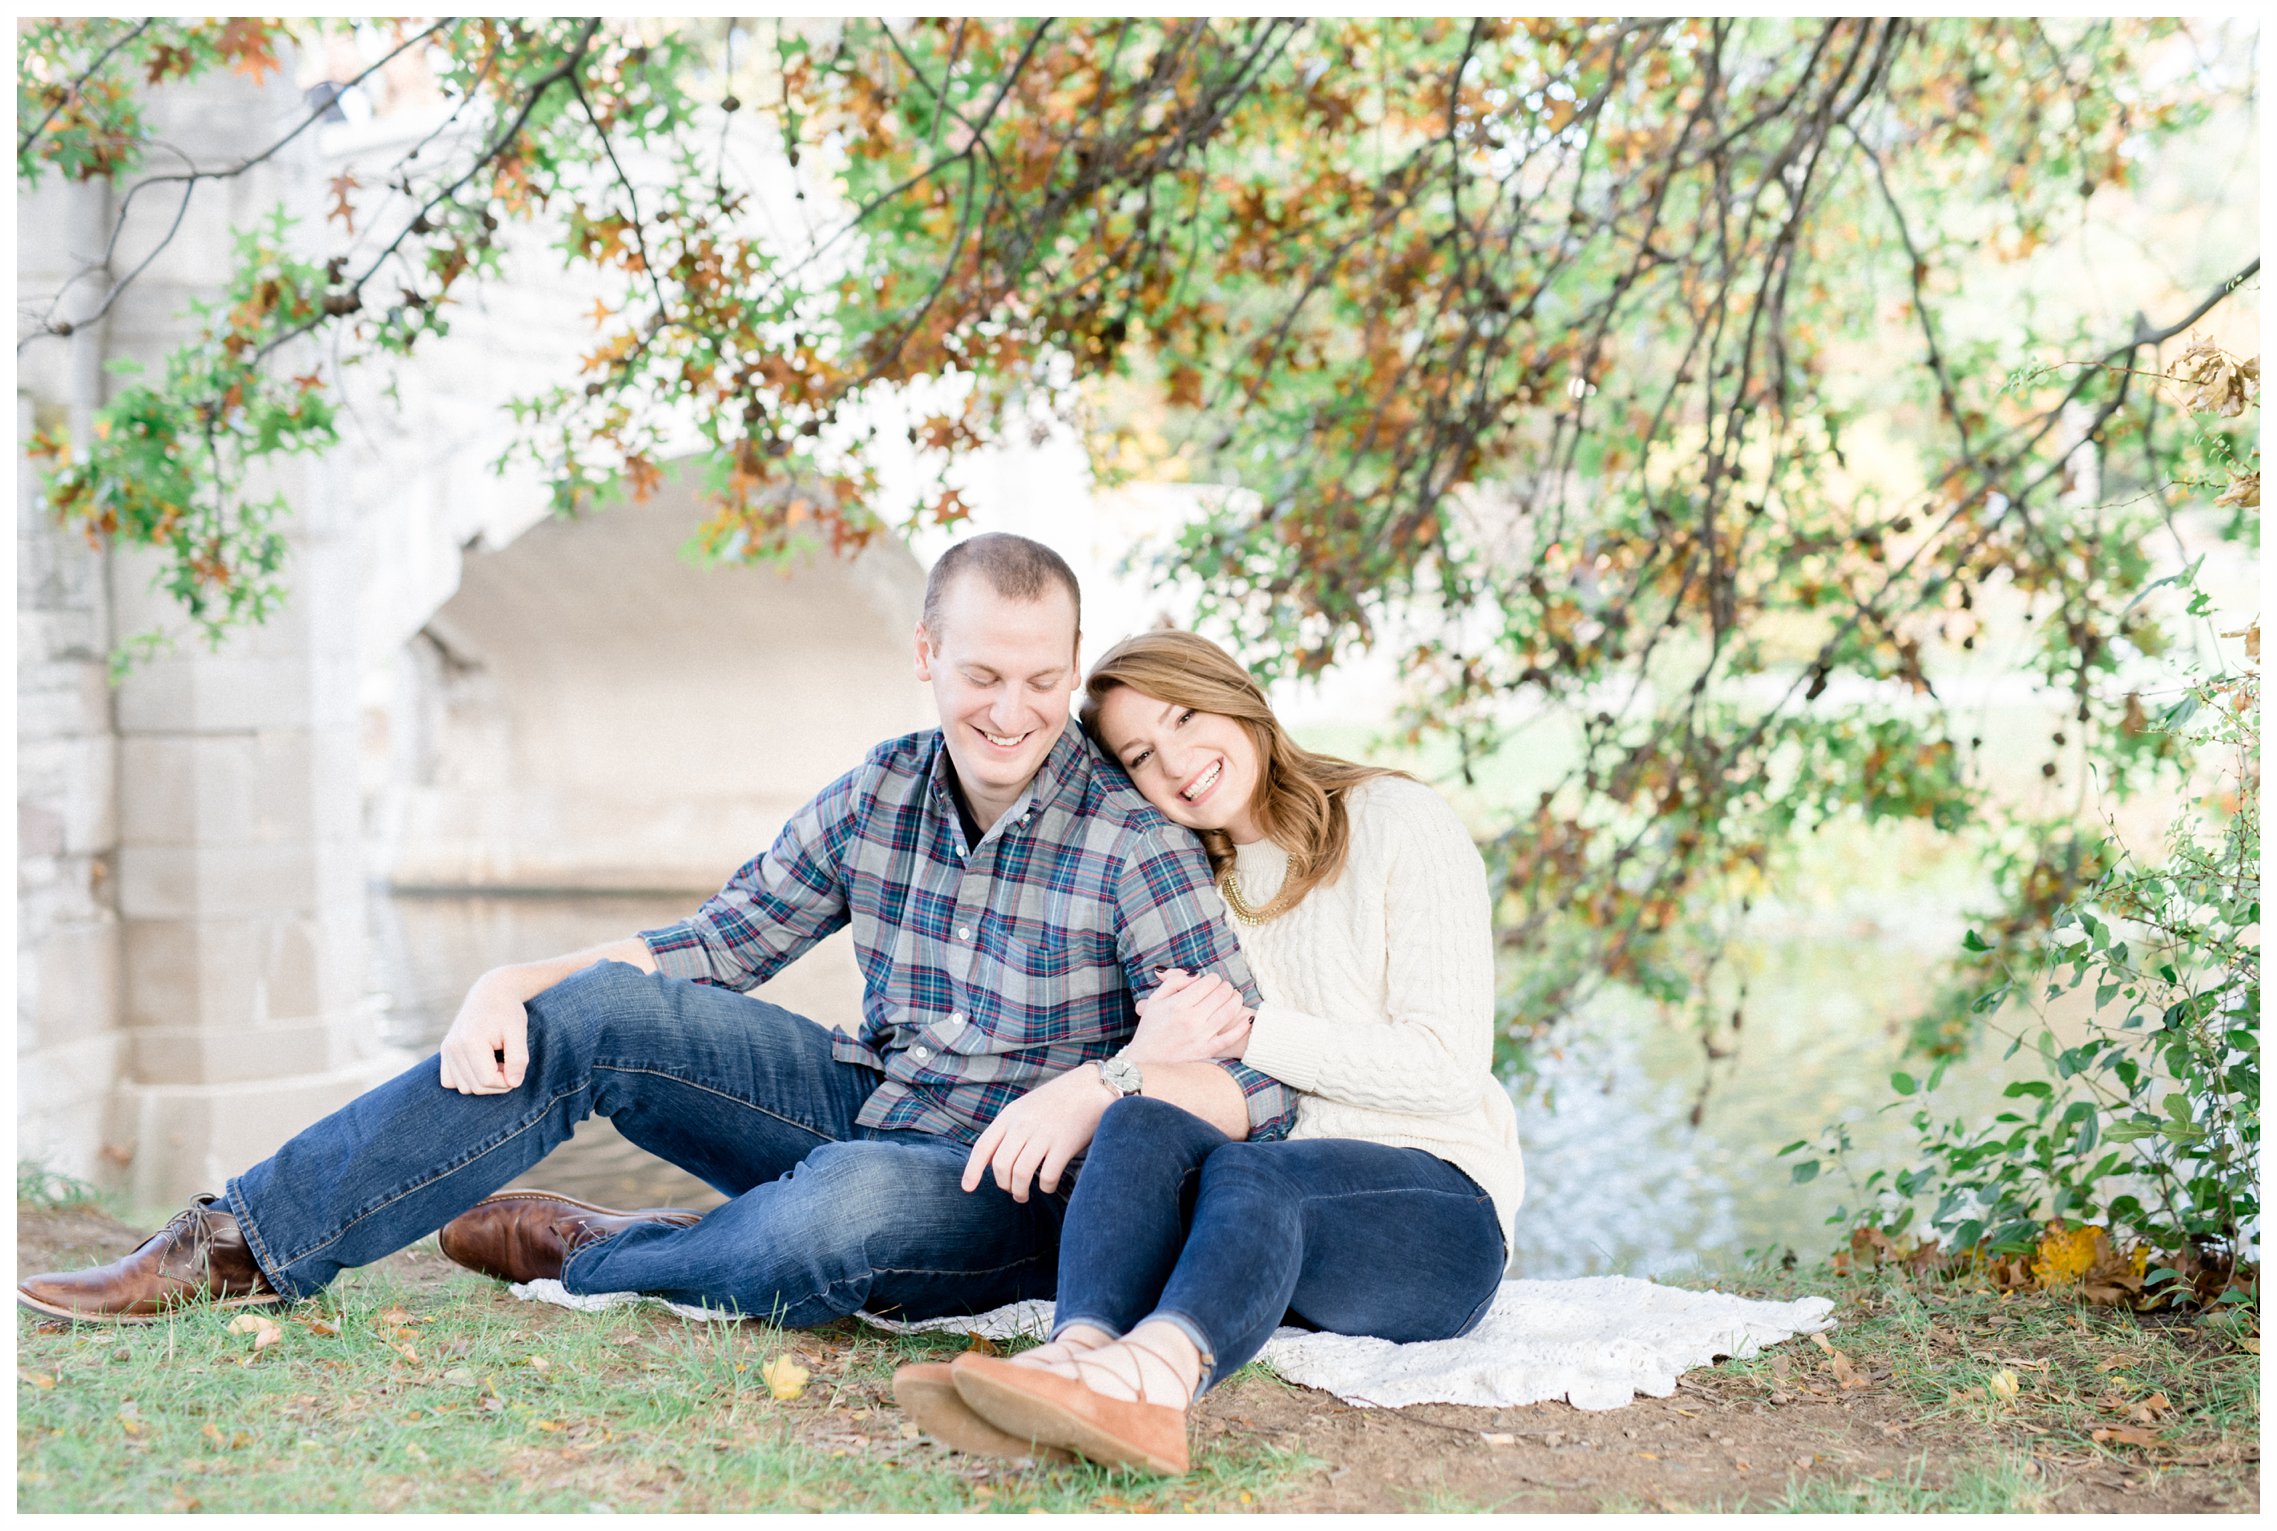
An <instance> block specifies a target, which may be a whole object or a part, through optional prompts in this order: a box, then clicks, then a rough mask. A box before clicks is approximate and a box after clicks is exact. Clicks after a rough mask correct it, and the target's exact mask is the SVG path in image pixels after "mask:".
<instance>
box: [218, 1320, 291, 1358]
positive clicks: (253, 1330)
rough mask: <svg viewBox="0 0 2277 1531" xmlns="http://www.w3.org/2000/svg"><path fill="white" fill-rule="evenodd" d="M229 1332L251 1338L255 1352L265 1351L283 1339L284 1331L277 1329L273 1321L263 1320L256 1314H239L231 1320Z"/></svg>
mask: <svg viewBox="0 0 2277 1531" xmlns="http://www.w3.org/2000/svg"><path fill="white" fill-rule="evenodd" d="M229 1332H230V1333H231V1334H250V1335H251V1336H253V1348H254V1349H255V1350H256V1351H261V1350H267V1349H268V1348H269V1347H270V1346H271V1345H274V1344H276V1343H277V1341H279V1340H281V1339H283V1338H284V1337H285V1331H284V1330H282V1329H280V1328H279V1327H277V1324H276V1322H275V1321H274V1320H273V1319H266V1318H263V1317H262V1316H261V1315H260V1314H258V1313H241V1314H239V1315H238V1316H237V1317H236V1318H234V1319H231V1320H230V1323H229Z"/></svg>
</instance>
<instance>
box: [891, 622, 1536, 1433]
mask: <svg viewBox="0 0 2277 1531" xmlns="http://www.w3.org/2000/svg"><path fill="white" fill-rule="evenodd" d="M1085 693H1086V694H1085V700H1084V704H1083V709H1082V716H1083V724H1084V727H1085V728H1087V729H1088V730H1089V731H1090V732H1091V734H1092V736H1093V737H1094V738H1095V739H1096V740H1098V742H1099V744H1100V746H1101V747H1102V748H1103V749H1104V750H1106V751H1107V753H1109V754H1110V755H1112V756H1114V757H1115V758H1116V759H1117V760H1119V761H1121V762H1122V764H1123V768H1124V769H1125V770H1126V771H1128V772H1129V773H1130V777H1131V780H1132V781H1133V782H1134V783H1136V784H1137V786H1138V788H1139V790H1140V791H1141V792H1142V793H1144V794H1145V796H1146V798H1147V800H1148V801H1149V802H1150V803H1152V804H1154V806H1155V807H1157V808H1159V809H1160V810H1161V811H1162V812H1163V814H1164V815H1165V816H1166V817H1168V818H1170V819H1172V820H1173V821H1175V822H1177V823H1179V824H1183V825H1185V826H1187V827H1188V828H1190V829H1193V830H1195V831H1197V832H1198V833H1199V834H1200V835H1201V837H1202V843H1203V845H1204V846H1205V847H1206V848H1207V849H1208V851H1209V854H1210V859H1211V863H1212V865H1213V866H1214V867H1215V868H1216V870H1217V872H1218V875H1219V887H1220V889H1221V891H1222V892H1223V893H1224V895H1225V902H1226V906H1227V908H1228V909H1229V910H1230V911H1231V913H1232V915H1233V917H1234V922H1235V924H1234V929H1235V932H1236V934H1237V935H1238V937H1239V939H1240V942H1241V948H1242V954H1243V956H1244V957H1245V958H1246V959H1247V961H1248V963H1249V966H1250V969H1251V971H1252V973H1253V974H1254V975H1255V977H1256V980H1257V987H1258V991H1259V993H1260V994H1261V995H1263V997H1264V1002H1263V1003H1262V1004H1260V1005H1259V1006H1258V1008H1257V1010H1256V1012H1255V1015H1254V1017H1249V1016H1247V1015H1246V1014H1241V1015H1238V1016H1237V1018H1236V1021H1237V1023H1236V1024H1235V1025H1233V1026H1232V1027H1230V1028H1228V1027H1227V1026H1226V1025H1225V1024H1224V1019H1225V1014H1226V1008H1227V1004H1228V1001H1227V994H1230V992H1231V991H1230V990H1227V994H1219V993H1217V992H1215V990H1214V989H1213V988H1212V987H1211V986H1213V985H1215V986H1216V988H1218V989H1224V988H1226V986H1225V985H1224V982H1223V980H1221V979H1218V978H1215V977H1208V978H1201V979H1189V978H1188V977H1187V975H1184V974H1180V973H1173V974H1170V975H1168V976H1167V977H1166V979H1165V982H1164V985H1163V987H1162V988H1161V989H1159V990H1157V991H1156V992H1155V993H1154V994H1153V995H1150V996H1149V998H1148V1000H1147V1002H1146V1003H1144V1004H1142V1005H1141V1007H1140V1016H1141V1020H1140V1028H1139V1034H1138V1035H1137V1036H1136V1037H1134V1039H1133V1042H1132V1045H1131V1047H1130V1048H1129V1049H1128V1050H1127V1051H1126V1055H1125V1056H1126V1057H1127V1056H1132V1055H1138V1056H1146V1057H1154V1058H1162V1057H1168V1056H1181V1055H1182V1056H1185V1057H1189V1058H1191V1057H1204V1056H1217V1057H1238V1058H1240V1059H1242V1060H1243V1061H1245V1062H1247V1063H1248V1064H1250V1065H1251V1066H1252V1067H1254V1068H1258V1069H1261V1070H1263V1071H1264V1072H1266V1073H1269V1074H1272V1075H1274V1076H1275V1077H1277V1078H1279V1079H1281V1080H1282V1081H1283V1082H1285V1083H1287V1084H1289V1085H1290V1086H1292V1087H1293V1088H1294V1089H1296V1090H1297V1091H1299V1092H1301V1095H1300V1101H1299V1106H1298V1113H1297V1121H1296V1126H1295V1127H1294V1128H1293V1129H1292V1130H1291V1132H1290V1134H1289V1137H1288V1138H1287V1140H1286V1141H1282V1142H1265V1143H1251V1142H1240V1141H1235V1140H1233V1139H1231V1138H1228V1137H1227V1136H1226V1135H1225V1134H1224V1133H1222V1132H1220V1131H1218V1130H1217V1129H1216V1128H1215V1127H1212V1126H1210V1125H1209V1124H1208V1123H1206V1122H1204V1121H1202V1120H1201V1119H1200V1118H1199V1117H1196V1116H1193V1115H1190V1114H1188V1113H1187V1112H1184V1111H1181V1110H1179V1109H1178V1108H1176V1107H1174V1106H1170V1105H1167V1104H1165V1103H1163V1102H1161V1101H1156V1100H1150V1099H1147V1098H1146V1097H1145V1096H1144V1095H1143V1094H1139V1095H1135V1096H1128V1097H1126V1098H1124V1099H1122V1100H1120V1101H1118V1102H1117V1103H1116V1104H1114V1105H1112V1106H1110V1107H1108V1109H1107V1112H1106V1115H1105V1116H1104V1117H1103V1118H1102V1120H1101V1122H1100V1125H1099V1130H1098V1134H1097V1136H1096V1137H1095V1138H1094V1139H1093V1141H1092V1144H1091V1147H1090V1150H1089V1153H1088V1154H1087V1156H1086V1158H1085V1162H1084V1166H1083V1170H1082V1173H1081V1175H1080V1177H1079V1178H1078V1180H1077V1182H1076V1187H1075V1191H1074V1194H1073V1197H1072V1199H1071V1200H1070V1202H1069V1205H1068V1211H1067V1222H1066V1226H1065V1231H1064V1233H1063V1235H1062V1238H1061V1244H1060V1273H1059V1302H1058V1322H1057V1326H1056V1328H1055V1330H1054V1333H1053V1336H1052V1341H1051V1343H1049V1344H1047V1345H1044V1346H1041V1347H1039V1348H1038V1349H1036V1350H1033V1351H1030V1352H1028V1353H1027V1354H1025V1355H1022V1356H1019V1357H1017V1358H1014V1359H1011V1360H999V1359H994V1358H990V1357H986V1356H980V1355H967V1356H962V1357H959V1358H958V1359H957V1361H956V1362H955V1363H954V1364H953V1366H951V1367H950V1368H949V1371H948V1379H947V1380H948V1381H950V1382H953V1385H954V1386H953V1390H951V1389H950V1388H946V1387H932V1388H926V1387H923V1386H918V1385H916V1384H915V1380H914V1378H913V1381H912V1384H911V1385H910V1386H907V1387H902V1388H899V1389H897V1390H899V1391H901V1393H902V1396H903V1397H904V1399H905V1402H906V1403H907V1404H908V1406H909V1407H910V1408H911V1409H912V1412H913V1413H915V1414H917V1416H918V1420H919V1423H920V1424H922V1425H924V1426H925V1427H926V1428H927V1429H929V1430H930V1431H932V1433H933V1434H935V1435H936V1436H938V1437H940V1438H942V1439H944V1440H947V1441H950V1442H951V1443H952V1444H957V1445H962V1446H965V1447H967V1448H968V1449H973V1448H975V1447H977V1448H978V1449H988V1447H989V1444H990V1442H991V1436H992V1432H991V1431H990V1429H989V1427H990V1426H993V1427H994V1428H995V1429H996V1430H1000V1431H1002V1432H1004V1435H1003V1436H1002V1437H994V1440H995V1442H996V1443H998V1449H1006V1448H1005V1447H1004V1445H1003V1444H1002V1443H1004V1442H1005V1440H1006V1439H1007V1438H1009V1442H1010V1445H1011V1446H1012V1447H1016V1448H1017V1449H1019V1450H1022V1451H1027V1450H1030V1449H1040V1450H1041V1453H1042V1454H1044V1455H1051V1456H1056V1455H1057V1454H1058V1451H1059V1450H1066V1451H1074V1452H1077V1453H1080V1454H1082V1455H1084V1456H1087V1457H1090V1458H1092V1459H1093V1460H1095V1461H1100V1462H1106V1463H1113V1464H1126V1465H1132V1466H1143V1467H1146V1468H1150V1469H1152V1470H1154V1471H1157V1472H1173V1473H1175V1472H1183V1471H1185V1469H1186V1460H1187V1458H1186V1410H1187V1408H1188V1406H1189V1405H1190V1404H1191V1403H1192V1401H1193V1399H1194V1398H1195V1397H1196V1396H1198V1395H1199V1394H1200V1393H1201V1392H1202V1391H1203V1390H1205V1389H1207V1388H1208V1387H1209V1386H1211V1385H1212V1384H1213V1383H1215V1382H1217V1381H1218V1380H1219V1379H1221V1378H1223V1377H1224V1376H1226V1375H1228V1374H1229V1373H1231V1372H1232V1371H1234V1370H1235V1369H1236V1368H1238V1367H1240V1366H1241V1365H1242V1364H1243V1363H1244V1362H1246V1361H1248V1360H1249V1359H1250V1357H1252V1356H1254V1355H1255V1354H1256V1353H1257V1352H1258V1350H1259V1349H1260V1348H1261V1347H1262V1346H1263V1345H1264V1343H1265V1341H1266V1339H1267V1338H1268V1337H1269V1336H1270V1335H1271V1334H1272V1332H1273V1330H1274V1328H1275V1327H1276V1326H1277V1325H1279V1324H1280V1323H1282V1322H1283V1321H1284V1319H1285V1318H1286V1319H1289V1320H1293V1321H1296V1322H1300V1323H1303V1324H1306V1325H1309V1326H1311V1327H1314V1328H1319V1329H1327V1330H1332V1331H1335V1332H1337V1333H1344V1334H1367V1335H1376V1336H1379V1337H1381V1338H1385V1339H1391V1340H1400V1341H1411V1340H1438V1339H1448V1338H1452V1337H1454V1336H1456V1335H1460V1334H1464V1333H1467V1332H1468V1331H1469V1330H1470V1329H1471V1328H1472V1327H1473V1326H1474V1325H1476V1324H1477V1322H1478V1321H1479V1319H1480V1318H1481V1317H1482V1316H1484V1314H1485V1312H1486V1309H1487V1305H1488V1304H1489V1303H1490V1302H1492V1300H1493V1298H1494V1294H1495V1292H1496V1290H1497V1289H1498V1287H1499V1285H1500V1282H1501V1278H1502V1272H1503V1267H1504V1265H1505V1263H1506V1261H1507V1257H1508V1249H1509V1239H1510V1231H1511V1226H1512V1221H1513V1219H1514V1217H1515V1215H1516V1213H1517V1209H1518V1202H1519V1198H1520V1196H1521V1195H1522V1193H1523V1188H1524V1173H1523V1170H1522V1168H1521V1166H1520V1161H1519V1155H1518V1141H1517V1129H1516V1120H1515V1115H1514V1113H1513V1111H1512V1109H1511V1104H1510V1097H1509V1095H1508V1093H1507V1092H1506V1091H1505V1090H1504V1089H1503V1088H1502V1087H1501V1085H1500V1084H1499V1083H1497V1081H1496V1080H1495V1078H1494V1075H1493V1072H1492V1068H1491V1060H1492V1055H1493V1047H1494V954H1493V944H1492V934H1491V925H1490V918H1489V900H1488V895H1487V891H1486V885H1485V877H1484V875H1483V869H1482V867H1481V865H1480V862H1479V857H1478V852H1477V850H1476V848H1475V847H1474V846H1473V845H1472V844H1471V840H1470V837H1469V835H1468V834H1467V833H1466V832H1465V831H1464V829H1463V827H1462V824H1461V823H1460V822H1459V821H1458V820H1457V819H1456V817H1455V815H1454V812H1453V810H1451V809H1450V808H1449V807H1448V806H1447V805H1446V803H1445V802H1444V801H1442V800H1441V799H1440V797H1439V796H1438V794H1437V793H1435V792H1433V791H1432V790H1431V789H1430V788H1428V787H1425V786H1423V785H1421V784H1420V783H1418V782H1415V781H1414V780H1412V779H1410V778H1408V777H1405V776H1402V775H1399V774H1397V773H1394V772H1389V771H1383V770H1378V769H1374V768H1371V767H1367V766H1360V765H1354V764H1352V763H1350V762H1348V761H1342V760H1336V759H1333V758H1330V757H1327V756H1323V755H1315V754H1312V753H1310V752H1308V751H1306V750H1303V749H1301V748H1299V747H1298V746H1297V745H1296V744H1295V743H1294V742H1293V741H1292V740H1291V739H1290V738H1289V736H1288V734H1287V733H1286V732H1284V731H1283V730H1282V728H1281V726H1280V724H1279V723H1278V722H1277V721H1276V720H1275V719H1274V717H1273V713H1272V709H1271V708H1270V707H1269V706H1268V705H1267V703H1266V700H1265V695H1264V692H1263V691H1262V690H1261V689H1259V687H1258V686H1257V684H1256V683H1255V682H1254V681H1252V680H1251V679H1250V677H1249V675H1248V673H1247V672H1246V671H1244V670H1243V669H1242V668H1241V666H1240V665H1238V664H1236V663H1235V662H1234V661H1233V659H1232V658H1231V656H1229V655H1228V654H1226V652H1225V651H1224V650H1222V649H1220V648H1218V647H1217V646H1216V645H1215V644H1213V643H1210V642H1209V641H1208V640H1206V639H1203V638H1200V637H1197V636H1195V635H1194V634H1192V633H1179V632H1151V633H1145V634H1142V635H1140V636H1138V637H1134V638H1130V639H1126V640H1125V641H1124V642H1122V643H1120V644H1117V645H1116V646H1115V647H1114V648H1113V649H1111V650H1110V651H1109V652H1108V653H1107V654H1106V655H1105V656H1104V657H1103V658H1102V659H1101V660H1100V662H1099V664H1098V666H1097V667H1096V668H1095V669H1094V670H1093V671H1092V673H1091V677H1090V679H1089V681H1088V682H1087V683H1086V687H1085ZM1234 1003H1235V1004H1236V1005H1237V1004H1238V999H1236V1000H1235V1001H1234ZM1244 1022H1245V1024H1244ZM1115 1073H1116V1070H1115V1069H1114V1067H1113V1065H1112V1063H1110V1065H1109V1066H1108V1068H1107V1069H1105V1070H1103V1077H1108V1078H1112V1077H1114V1075H1115ZM1142 1088H1143V1080H1142ZM910 1370H911V1371H912V1373H915V1372H916V1371H917V1369H916V1368H911V1369H910ZM936 1374H937V1369H936ZM898 1380H899V1379H897V1381H898ZM1031 1442H1032V1443H1034V1446H1033V1447H1032V1448H1031V1447H1030V1446H1029V1444H1028V1443H1031Z"/></svg>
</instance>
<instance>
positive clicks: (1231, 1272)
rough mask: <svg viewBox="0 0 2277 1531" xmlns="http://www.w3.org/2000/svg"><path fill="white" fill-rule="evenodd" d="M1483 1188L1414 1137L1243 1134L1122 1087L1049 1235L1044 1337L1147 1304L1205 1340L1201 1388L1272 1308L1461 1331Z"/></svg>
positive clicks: (1485, 1234)
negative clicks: (1410, 1142)
mask: <svg viewBox="0 0 2277 1531" xmlns="http://www.w3.org/2000/svg"><path fill="white" fill-rule="evenodd" d="M1506 1259H1507V1254H1506V1252H1505V1250H1504V1249H1503V1243H1502V1224H1501V1221H1500V1219H1499V1218H1498V1217H1497V1216H1496V1214H1495V1210H1494V1202H1493V1200H1492V1199H1491V1198H1489V1197H1488V1196H1487V1194H1486V1192H1484V1191H1482V1190H1480V1189H1479V1188H1478V1185H1477V1183H1476V1182H1474V1181H1473V1180H1472V1179H1471V1178H1470V1176H1468V1175H1466V1174H1464V1173H1463V1172H1462V1171H1461V1170H1459V1169H1457V1168H1455V1167H1454V1166H1453V1165H1452V1164H1449V1163H1448V1162H1447V1161H1446V1160H1444V1159H1441V1158H1438V1157H1437V1156H1435V1155H1433V1154H1428V1153H1425V1152H1424V1151H1423V1150H1422V1149H1420V1148H1387V1147H1385V1146H1384V1145H1383V1144H1381V1143H1366V1142H1359V1141H1356V1140H1352V1139H1346V1138H1304V1139H1300V1140H1298V1141H1295V1142H1276V1143H1237V1142H1235V1141H1234V1140H1232V1139H1231V1138H1228V1137H1227V1136H1226V1135H1225V1134H1224V1133H1222V1132H1220V1131H1218V1130H1217V1129H1216V1128H1215V1127H1212V1126H1211V1125H1210V1124H1209V1123H1207V1122H1205V1121H1203V1120H1202V1119H1201V1118H1200V1117H1197V1116H1194V1115H1192V1114H1190V1113H1188V1112H1185V1111H1181V1110H1180V1109H1179V1108H1178V1107H1176V1106H1173V1105H1170V1104H1168V1103H1167V1102H1164V1101H1159V1100H1149V1099H1147V1098H1146V1097H1144V1096H1133V1097H1131V1098H1129V1099H1126V1100H1120V1101H1117V1102H1116V1103H1115V1104H1114V1105H1112V1106H1109V1107H1108V1108H1107V1114H1106V1116H1105V1117H1104V1118H1102V1119H1101V1121H1100V1123H1099V1132H1098V1135H1097V1136H1096V1137H1094V1138H1093V1139H1092V1140H1091V1151H1090V1152H1089V1153H1088V1154H1087V1155H1085V1157H1084V1161H1083V1174H1082V1177H1081V1178H1080V1179H1079V1180H1077V1181H1076V1184H1075V1195H1074V1197H1073V1198H1072V1199H1071V1200H1070V1201H1069V1203H1068V1208H1067V1234H1066V1237H1065V1238H1064V1239H1063V1240H1062V1242H1061V1245H1060V1264H1059V1309H1058V1313H1057V1322H1056V1324H1055V1326H1054V1332H1055V1334H1056V1333H1057V1332H1058V1331H1059V1330H1064V1329H1065V1328H1067V1327H1068V1326H1069V1325H1070V1324H1089V1325H1091V1326H1092V1327H1093V1328H1096V1329H1103V1330H1105V1331H1106V1332H1107V1333H1109V1334H1114V1335H1122V1334H1128V1333H1129V1332H1130V1331H1131V1330H1132V1329H1134V1328H1136V1327H1137V1326H1138V1325H1139V1324H1140V1323H1142V1322H1143V1321H1145V1320H1147V1319H1159V1320H1163V1321H1165V1322H1168V1323H1171V1324H1174V1325H1176V1326H1177V1327H1178V1328H1179V1329H1181V1330H1183V1331H1184V1332H1185V1334H1186V1337H1187V1338H1188V1339H1190V1340H1192V1341H1193V1342H1194V1344H1195V1346H1196V1347H1197V1348H1199V1349H1200V1351H1201V1353H1202V1380H1201V1386H1202V1387H1205V1388H1206V1387H1209V1386H1210V1385H1211V1384H1212V1383H1214V1382H1216V1381H1218V1380H1219V1379H1220V1378H1223V1377H1225V1376H1227V1375H1229V1374H1231V1373H1232V1372H1234V1371H1235V1370H1237V1369H1238V1368H1240V1367H1241V1365H1242V1364H1243V1363H1244V1362H1246V1361H1248V1360H1249V1358H1250V1357H1252V1356H1254V1355H1256V1354H1257V1352H1258V1351H1260V1350H1262V1349H1263V1348H1264V1346H1265V1342H1266V1341H1267V1340H1268V1339H1270V1338H1272V1335H1273V1330H1274V1329H1275V1327H1276V1326H1278V1325H1280V1324H1281V1323H1283V1322H1288V1323H1293V1324H1297V1325H1299V1326H1301V1327H1304V1328H1309V1329H1326V1330H1330V1331H1333V1332H1334V1333H1337V1334H1370V1335H1375V1336H1376V1337H1378V1338H1379V1339H1386V1340H1401V1341H1409V1340H1445V1339H1452V1338H1454V1337H1455V1336H1457V1335H1461V1334H1468V1333H1469V1332H1470V1331H1471V1330H1472V1329H1473V1328H1474V1327H1476V1325H1477V1324H1478V1321H1479V1320H1480V1319H1481V1318H1483V1317H1485V1316H1486V1309H1487V1305H1488V1304H1489V1303H1491V1302H1492V1301H1493V1300H1494V1295H1495V1293H1496V1292H1497V1291H1499V1290H1500V1288H1501V1283H1502V1270H1503V1265H1504V1263H1505V1261H1506Z"/></svg>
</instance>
